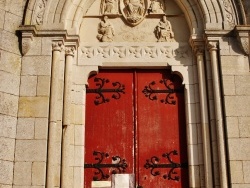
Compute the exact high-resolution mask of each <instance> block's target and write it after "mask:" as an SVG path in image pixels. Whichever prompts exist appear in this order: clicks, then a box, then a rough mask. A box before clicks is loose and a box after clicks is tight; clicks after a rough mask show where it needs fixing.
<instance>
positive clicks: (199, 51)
mask: <svg viewBox="0 0 250 188" xmlns="http://www.w3.org/2000/svg"><path fill="white" fill-rule="evenodd" d="M190 44H191V46H192V49H193V51H194V53H195V54H196V56H198V55H203V54H204V50H205V42H204V40H202V39H191V40H190Z"/></svg>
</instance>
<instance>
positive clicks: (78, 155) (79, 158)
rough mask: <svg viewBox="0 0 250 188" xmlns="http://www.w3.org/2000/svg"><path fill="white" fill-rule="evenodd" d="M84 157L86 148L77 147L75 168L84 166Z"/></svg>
mask: <svg viewBox="0 0 250 188" xmlns="http://www.w3.org/2000/svg"><path fill="white" fill-rule="evenodd" d="M83 155H84V146H75V154H74V158H75V165H74V166H83V165H84V164H83V157H82V156H83Z"/></svg>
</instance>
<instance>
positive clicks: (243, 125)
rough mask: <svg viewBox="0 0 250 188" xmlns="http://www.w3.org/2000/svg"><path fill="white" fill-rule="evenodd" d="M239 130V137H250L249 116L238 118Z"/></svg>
mask: <svg viewBox="0 0 250 188" xmlns="http://www.w3.org/2000/svg"><path fill="white" fill-rule="evenodd" d="M239 130H240V137H247V138H250V117H240V118H239ZM249 160H250V159H249Z"/></svg>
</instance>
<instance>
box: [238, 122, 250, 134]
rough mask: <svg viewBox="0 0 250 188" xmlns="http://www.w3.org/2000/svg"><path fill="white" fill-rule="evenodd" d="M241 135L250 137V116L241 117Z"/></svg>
mask: <svg viewBox="0 0 250 188" xmlns="http://www.w3.org/2000/svg"><path fill="white" fill-rule="evenodd" d="M239 130H240V137H248V138H250V117H241V118H239Z"/></svg>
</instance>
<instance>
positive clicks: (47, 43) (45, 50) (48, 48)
mask: <svg viewBox="0 0 250 188" xmlns="http://www.w3.org/2000/svg"><path fill="white" fill-rule="evenodd" d="M42 55H52V40H51V38H48V37H43V38H42Z"/></svg>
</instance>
